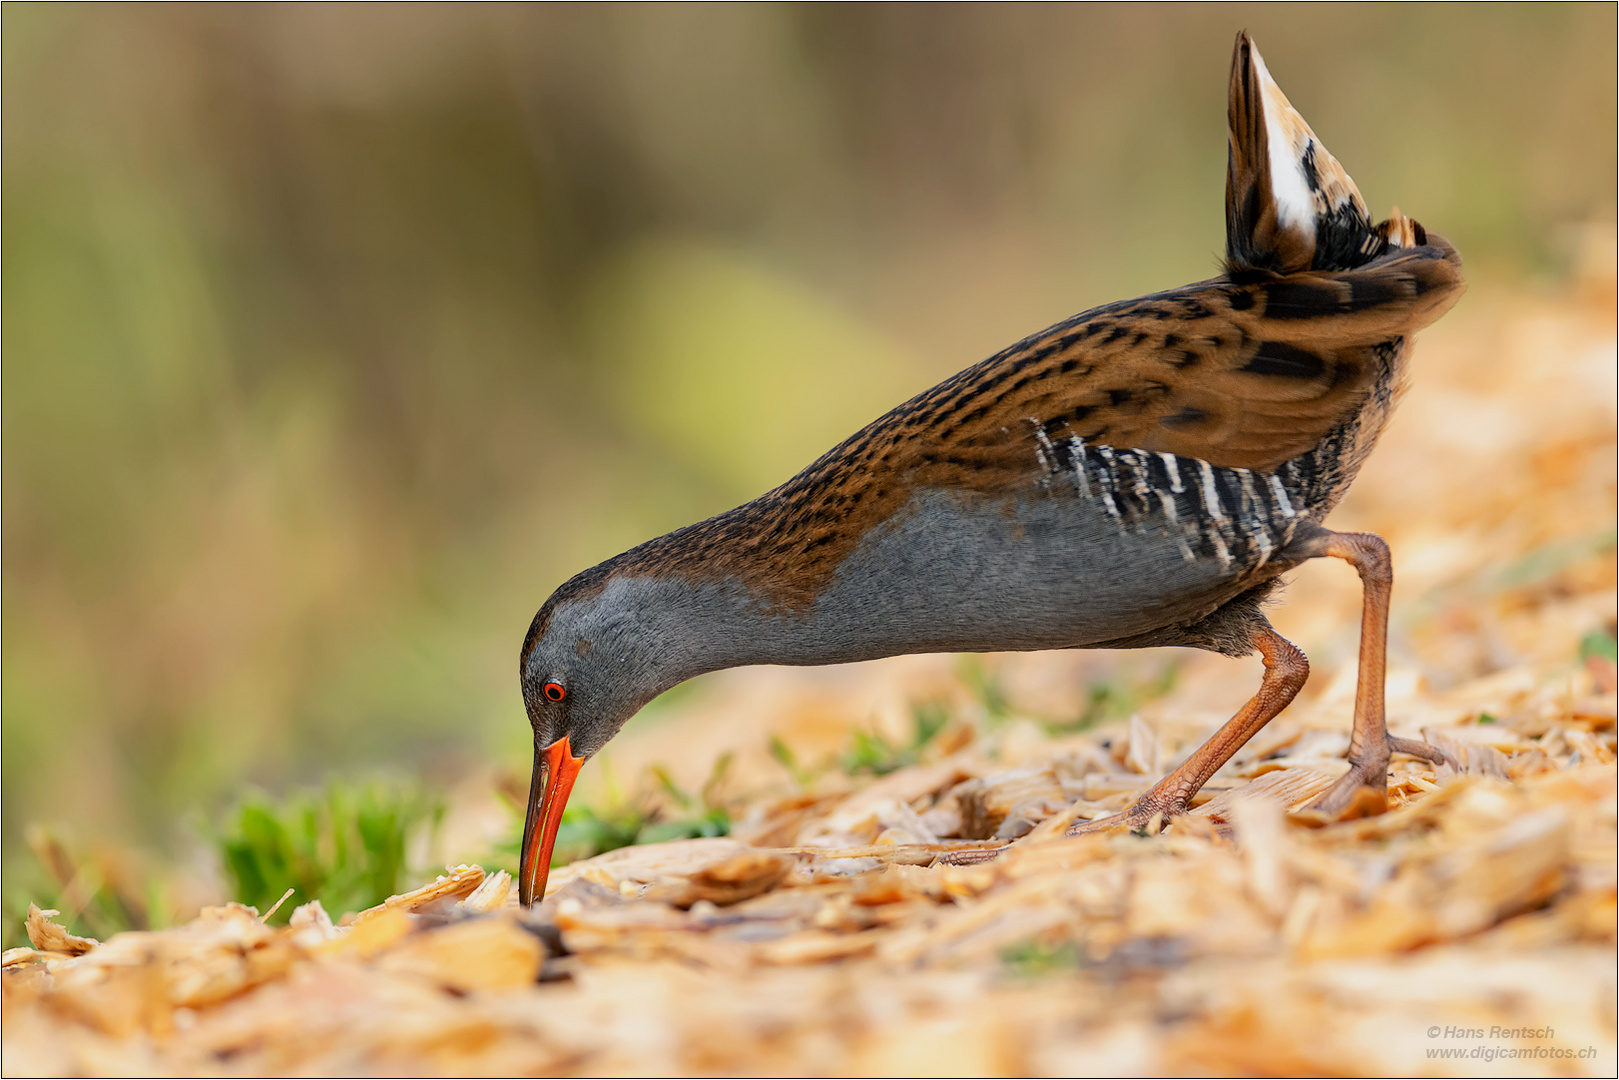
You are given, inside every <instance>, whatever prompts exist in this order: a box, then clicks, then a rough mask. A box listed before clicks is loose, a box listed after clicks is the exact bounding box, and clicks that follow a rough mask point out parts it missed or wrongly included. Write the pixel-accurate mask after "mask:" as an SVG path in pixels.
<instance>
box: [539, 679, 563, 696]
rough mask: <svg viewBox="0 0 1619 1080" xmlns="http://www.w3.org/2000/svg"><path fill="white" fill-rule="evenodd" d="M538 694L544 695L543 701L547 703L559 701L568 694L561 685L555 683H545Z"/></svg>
mask: <svg viewBox="0 0 1619 1080" xmlns="http://www.w3.org/2000/svg"><path fill="white" fill-rule="evenodd" d="M540 692H541V693H542V694H544V695H545V700H547V701H561V700H562V699H563V698H565V697H567V696H568V692H567V691H566V690H564V689H563V688H562V684H561V683H555V682H548V683H546V684H545V685H544V686H543V687H541V688H540Z"/></svg>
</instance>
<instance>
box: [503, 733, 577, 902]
mask: <svg viewBox="0 0 1619 1080" xmlns="http://www.w3.org/2000/svg"><path fill="white" fill-rule="evenodd" d="M584 763H585V759H584V758H582V757H574V756H573V748H572V747H570V746H569V745H568V736H566V735H564V736H563V737H562V738H560V739H558V740H557V741H556V742H554V743H552V744H551V745H550V746H547V747H546V748H545V749H544V750H541V749H539V748H538V747H535V749H534V779H533V781H532V782H531V783H530V785H529V789H528V817H527V818H526V819H525V820H524V822H523V861H522V865H521V867H520V868H519V869H518V872H517V898H518V900H519V901H521V902H522V904H523V906H524V907H527V906H528V905H529V904H532V903H534V902H535V901H536V900H543V899H544V898H545V879H546V878H547V877H548V876H549V875H550V873H551V849H552V848H554V847H555V846H556V842H557V828H558V826H560V825H561V824H562V808H563V807H564V806H566V805H568V794H569V793H570V792H571V791H573V782H574V781H575V780H577V779H578V778H579V767H580V766H581V765H583V764H584Z"/></svg>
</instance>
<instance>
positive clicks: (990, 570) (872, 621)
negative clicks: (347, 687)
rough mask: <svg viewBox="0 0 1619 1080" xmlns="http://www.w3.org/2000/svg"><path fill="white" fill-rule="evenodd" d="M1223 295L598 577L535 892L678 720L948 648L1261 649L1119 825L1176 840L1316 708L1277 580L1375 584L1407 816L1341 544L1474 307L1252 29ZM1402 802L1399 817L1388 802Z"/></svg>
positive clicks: (866, 443) (1113, 311)
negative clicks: (1247, 750)
mask: <svg viewBox="0 0 1619 1080" xmlns="http://www.w3.org/2000/svg"><path fill="white" fill-rule="evenodd" d="M1228 115H1229V120H1230V149H1229V157H1228V164H1227V172H1226V254H1225V261H1224V266H1223V272H1222V273H1221V274H1220V276H1218V277H1215V278H1211V279H1209V280H1207V281H1202V282H1198V283H1197V284H1194V285H1186V286H1183V287H1181V288H1178V289H1171V290H1169V291H1167V292H1161V293H1155V294H1153V295H1151V296H1145V297H1142V298H1140V299H1137V300H1126V301H1123V302H1121V303H1114V304H1108V305H1106V306H1104V307H1099V308H1094V309H1092V310H1090V311H1086V312H1082V313H1081V314H1078V315H1075V316H1073V317H1072V318H1069V319H1065V320H1063V321H1062V322H1060V323H1058V324H1057V325H1055V326H1053V327H1050V328H1049V329H1046V330H1042V331H1040V332H1039V333H1037V334H1034V335H1032V336H1030V337H1027V338H1025V339H1023V340H1022V341H1020V342H1018V343H1017V344H1015V345H1013V346H1011V347H1010V348H1007V349H1005V350H1003V351H1001V352H999V353H997V354H995V355H994V356H991V357H990V358H989V359H987V360H985V361H983V362H982V363H979V364H975V365H973V366H972V367H969V368H967V369H966V370H964V371H962V372H960V373H959V374H957V375H955V376H953V377H951V378H949V379H946V380H945V381H944V382H942V383H940V384H939V385H937V386H935V387H933V388H932V389H931V390H927V391H925V392H924V393H921V394H919V395H917V396H916V397H914V398H912V399H911V400H909V401H907V402H905V403H904V404H902V405H900V406H898V407H897V408H895V409H893V410H892V411H890V412H888V413H887V414H885V415H883V416H881V417H878V418H877V419H876V420H874V421H872V422H871V423H870V424H868V425H867V426H866V427H864V428H862V429H861V430H859V431H857V432H855V434H853V435H852V436H850V437H849V438H848V439H846V440H844V441H843V442H842V443H840V444H839V445H837V446H835V447H833V448H832V449H831V450H829V451H828V452H827V453H826V454H824V455H823V456H822V457H821V458H820V459H819V460H817V461H815V462H814V463H813V464H811V465H810V466H809V467H808V468H806V469H804V471H803V472H801V473H799V474H798V475H797V476H794V477H793V478H792V479H791V480H788V481H787V482H786V483H784V484H782V485H781V486H780V487H778V488H776V489H775V490H773V491H769V492H766V493H765V494H763V495H761V496H759V497H758V498H756V499H754V500H753V501H751V502H748V503H746V504H744V505H742V506H739V507H737V508H736V509H734V510H730V511H727V512H725V513H723V514H719V515H718V516H716V517H713V518H710V519H708V520H706V521H701V522H698V523H696V524H693V525H688V526H686V527H685V528H681V529H676V530H675V531H674V532H671V533H668V534H667V535H664V536H660V537H658V538H656V539H654V540H649V541H647V542H646V543H644V544H641V545H640V546H638V547H635V548H633V549H631V550H629V551H626V552H624V553H623V554H621V555H618V556H615V557H614V558H611V559H608V560H607V561H606V562H603V563H601V564H600V565H598V566H594V567H592V568H590V569H588V570H585V571H584V572H582V573H580V574H578V575H577V576H575V577H574V578H572V579H571V580H569V581H568V582H566V583H565V584H564V585H562V586H561V587H560V588H558V589H557V590H556V592H555V593H553V594H552V595H551V597H550V598H549V599H548V600H546V602H545V604H544V606H543V607H541V608H540V610H539V612H538V614H536V615H535V617H534V621H533V623H532V625H531V626H530V627H529V631H528V635H527V637H526V638H525V639H524V641H523V648H522V658H521V678H522V690H523V699H524V702H525V704H526V706H527V710H528V716H529V720H530V721H531V723H532V725H533V729H534V775H533V786H532V789H531V793H530V800H529V807H528V816H527V822H526V825H525V827H524V831H523V841H522V868H521V871H520V881H519V892H520V894H521V899H522V901H523V903H525V904H527V903H531V902H533V901H535V900H537V899H539V898H540V897H542V896H543V894H544V889H545V881H546V877H547V871H548V867H549V864H550V860H551V854H552V848H553V845H554V843H555V839H556V833H557V828H558V825H559V823H560V821H561V816H562V810H563V807H564V805H565V804H566V802H567V799H568V795H569V793H570V791H571V790H572V787H573V784H574V780H575V778H576V777H577V775H578V772H579V768H580V766H581V765H582V764H583V763H584V762H585V760H586V759H588V758H589V757H590V756H591V755H592V754H594V753H596V752H597V751H599V750H600V749H601V748H602V746H603V745H604V744H605V743H606V742H607V741H608V740H609V739H611V738H612V737H613V736H614V735H615V734H616V733H617V732H618V730H619V729H620V728H621V727H622V726H623V725H624V723H625V722H626V721H627V720H629V718H630V717H631V716H633V715H634V714H635V713H636V711H637V710H639V709H640V708H641V707H642V706H643V705H645V704H646V703H647V702H649V701H650V700H652V698H654V697H655V696H657V695H658V694H659V693H661V692H663V691H664V690H667V689H669V688H670V687H672V686H674V685H676V684H677V683H680V682H682V681H684V680H686V679H689V678H691V677H693V676H695V675H699V674H702V673H704V672H709V671H715V670H718V669H721V668H730V667H738V666H742V665H747V664H836V663H844V662H848V661H855V660H869V659H873V658H875V657H882V656H894V655H898V654H902V653H920V652H957V651H961V652H990V651H995V652H999V651H1009V650H1031V649H1076V648H1110V649H1116V648H1139V647H1146V646H1161V645H1171V646H1189V647H1192V648H1198V649H1208V650H1212V651H1215V652H1219V653H1223V654H1225V655H1227V656H1233V657H1240V656H1245V655H1249V654H1251V653H1253V652H1255V651H1257V652H1259V654H1260V656H1261V657H1262V659H1263V661H1264V676H1263V681H1262V682H1261V684H1260V687H1259V690H1258V692H1257V693H1256V694H1255V695H1254V697H1253V698H1252V700H1250V701H1249V702H1248V703H1247V704H1246V705H1244V706H1243V707H1242V709H1241V710H1240V711H1238V713H1237V714H1236V715H1235V716H1234V717H1233V718H1232V719H1231V720H1230V721H1228V722H1227V723H1226V724H1225V726H1224V727H1222V728H1221V729H1220V730H1219V731H1218V732H1217V733H1216V734H1215V735H1214V736H1213V737H1212V738H1210V739H1209V741H1208V742H1207V744H1205V745H1204V746H1203V747H1202V748H1200V749H1199V750H1197V751H1196V752H1194V753H1193V754H1192V755H1191V757H1190V758H1188V759H1187V760H1186V761H1185V762H1183V763H1182V764H1180V765H1179V766H1178V767H1177V768H1175V769H1174V770H1173V771H1172V772H1171V773H1169V775H1168V776H1166V777H1165V778H1164V779H1163V780H1162V781H1161V782H1160V783H1158V784H1157V785H1156V786H1155V787H1153V788H1152V789H1151V790H1149V791H1148V792H1147V793H1146V794H1145V795H1143V796H1142V797H1141V798H1140V800H1139V801H1137V802H1136V804H1135V805H1134V806H1133V807H1131V808H1130V809H1129V810H1127V811H1126V812H1125V813H1124V814H1122V815H1119V817H1118V818H1117V819H1104V820H1103V821H1102V822H1097V823H1090V824H1088V825H1085V826H1082V827H1083V828H1098V827H1107V826H1109V825H1112V824H1116V823H1118V821H1123V822H1125V823H1128V824H1132V825H1136V824H1141V823H1146V822H1149V821H1151V820H1153V819H1154V818H1157V819H1158V820H1160V821H1163V820H1172V819H1173V818H1174V816H1175V815H1176V814H1178V813H1182V812H1184V811H1185V810H1186V809H1187V807H1188V806H1189V804H1190V800H1191V798H1192V796H1193V795H1194V794H1195V793H1196V792H1197V790H1198V788H1199V787H1201V786H1202V785H1203V784H1204V783H1205V782H1206V781H1207V780H1208V779H1209V777H1210V776H1212V775H1213V774H1214V772H1215V771H1216V770H1217V769H1219V768H1220V766H1221V765H1223V764H1224V763H1225V762H1226V761H1227V760H1228V759H1229V758H1230V757H1231V755H1232V754H1233V753H1235V752H1236V751H1237V749H1238V748H1239V747H1240V746H1242V744H1243V743H1244V742H1246V741H1247V740H1248V739H1249V738H1250V737H1252V736H1253V734H1254V733H1255V732H1257V731H1258V730H1259V729H1260V728H1261V727H1262V726H1263V725H1264V724H1265V723H1267V722H1268V721H1269V720H1270V719H1271V718H1272V717H1274V716H1275V715H1276V714H1277V713H1278V712H1280V711H1281V710H1282V709H1283V708H1284V707H1285V706H1286V705H1287V704H1288V703H1289V702H1290V701H1291V700H1292V699H1293V697H1294V695H1296V694H1297V693H1298V691H1299V688H1300V687H1301V686H1302V685H1303V684H1304V681H1305V678H1306V676H1307V674H1308V672H1309V665H1308V663H1307V662H1306V660H1305V658H1304V654H1303V653H1302V652H1300V651H1299V650H1298V649H1297V648H1296V647H1295V646H1293V645H1292V644H1291V643H1290V642H1288V641H1287V640H1286V639H1284V638H1283V637H1282V636H1281V635H1280V634H1278V633H1277V632H1276V631H1275V630H1274V629H1272V627H1271V625H1270V623H1269V622H1268V621H1267V620H1266V618H1265V615H1264V613H1263V611H1262V610H1261V608H1262V604H1263V603H1264V601H1265V600H1266V598H1267V596H1268V595H1269V594H1270V593H1271V592H1272V590H1273V588H1274V587H1275V586H1276V584H1277V581H1278V578H1279V576H1280V575H1281V574H1283V573H1285V572H1287V571H1289V570H1291V569H1293V568H1294V567H1297V566H1298V565H1299V564H1300V563H1303V562H1304V561H1306V560H1308V559H1315V558H1320V557H1322V556H1331V557H1334V558H1339V559H1344V560H1346V561H1348V562H1349V563H1350V564H1352V565H1353V566H1354V567H1355V569H1356V570H1357V571H1358V572H1359V574H1360V577H1361V580H1362V582H1363V584H1364V604H1363V616H1362V623H1361V639H1360V656H1359V673H1358V674H1359V685H1358V689H1357V692H1356V697H1355V706H1354V718H1353V730H1352V735H1351V742H1350V748H1349V752H1348V757H1349V763H1350V768H1349V771H1348V772H1347V773H1346V774H1345V775H1344V776H1343V777H1342V778H1341V779H1339V780H1338V781H1337V782H1336V783H1335V784H1334V786H1332V787H1331V788H1329V789H1328V790H1327V791H1326V792H1325V793H1324V794H1323V795H1322V796H1321V797H1320V799H1319V800H1318V802H1317V803H1316V804H1315V805H1316V806H1317V807H1318V808H1319V809H1320V810H1322V811H1324V812H1327V813H1342V812H1343V811H1344V810H1345V809H1346V808H1348V807H1351V806H1352V805H1355V804H1358V802H1359V801H1360V800H1363V799H1365V798H1367V797H1368V796H1367V795H1366V794H1365V793H1367V792H1369V793H1370V794H1371V796H1372V797H1375V798H1376V799H1377V800H1381V799H1383V798H1384V797H1385V795H1386V780H1387V767H1388V763H1389V758H1390V754H1391V753H1393V752H1396V751H1399V752H1404V753H1408V754H1414V755H1417V756H1419V757H1424V758H1427V759H1429V760H1435V761H1437V760H1440V759H1441V757H1442V755H1441V754H1440V753H1439V752H1438V751H1437V750H1435V749H1433V748H1432V747H1429V746H1427V745H1426V744H1424V743H1420V742H1413V741H1409V740H1404V739H1396V738H1393V737H1391V736H1390V735H1389V734H1388V731H1387V728H1386V726H1385V722H1384V712H1383V684H1384V663H1385V654H1386V640H1387V627H1388V611H1389V593H1390V588H1391V583H1392V571H1391V565H1390V557H1389V550H1388V546H1387V545H1386V544H1385V543H1384V542H1383V541H1382V540H1381V539H1379V538H1378V537H1376V536H1373V535H1369V534H1361V533H1340V532H1334V531H1332V530H1330V529H1328V528H1326V527H1325V526H1324V525H1323V524H1322V521H1323V519H1324V518H1325V517H1326V516H1327V514H1328V512H1329V511H1331V510H1332V508H1333V507H1334V506H1335V505H1336V504H1337V503H1338V501H1339V499H1341V498H1342V497H1343V494H1344V492H1345V490H1346V489H1347V488H1348V486H1349V484H1350V482H1351V481H1352V480H1353V479H1354V478H1355V474H1356V473H1357V471H1358V470H1359V469H1360V467H1361V465H1362V463H1363V462H1364V461H1365V460H1366V457H1367V455H1368V454H1369V453H1370V452H1371V450H1372V447H1373V444H1374V443H1375V442H1376V441H1377V438H1378V436H1379V434H1380V433H1381V432H1382V431H1383V428H1384V425H1385V424H1386V422H1387V421H1388V418H1389V414H1390V412H1391V410H1392V409H1393V408H1394V405H1395V402H1396V401H1397V400H1398V398H1399V396H1400V394H1401V392H1402V391H1403V389H1404V387H1405V384H1406V380H1407V373H1408V372H1407V369H1408V365H1409V361H1410V355H1411V343H1412V335H1413V334H1414V333H1415V332H1416V331H1418V330H1420V329H1422V328H1423V327H1425V326H1427V325H1428V324H1430V323H1432V322H1433V321H1434V320H1435V319H1437V318H1439V316H1441V315H1442V314H1444V312H1445V311H1446V310H1448V309H1449V308H1450V306H1451V305H1452V304H1454V303H1455V302H1456V300H1457V298H1458V297H1459V296H1460V294H1461V292H1462V289H1463V281H1462V275H1461V259H1460V257H1459V256H1458V255H1457V253H1456V249H1455V248H1453V247H1452V246H1451V245H1450V244H1449V243H1447V242H1446V241H1445V240H1444V239H1442V238H1440V237H1439V236H1436V235H1435V234H1433V233H1431V232H1428V231H1427V230H1425V229H1424V228H1423V227H1422V226H1421V225H1419V224H1418V223H1417V222H1415V221H1413V220H1412V219H1410V218H1408V217H1406V216H1405V215H1403V214H1401V213H1400V212H1399V211H1398V210H1395V211H1394V212H1393V213H1392V214H1391V215H1390V216H1389V218H1388V219H1387V220H1385V221H1382V222H1379V223H1376V224H1374V223H1373V222H1372V221H1371V218H1370V216H1369V215H1368V214H1367V211H1366V204H1365V203H1364V202H1363V201H1362V199H1361V196H1360V192H1359V191H1358V190H1357V189H1356V187H1355V183H1354V181H1353V180H1351V179H1350V177H1349V175H1348V174H1347V173H1346V172H1345V171H1344V170H1343V168H1342V167H1341V166H1340V165H1339V164H1338V162H1337V160H1336V159H1335V158H1334V157H1333V156H1332V155H1331V154H1330V153H1328V152H1327V149H1326V147H1325V146H1323V145H1322V144H1321V142H1320V140H1318V139H1317V138H1316V136H1315V133H1314V132H1312V131H1311V130H1310V126H1309V125H1308V124H1307V123H1305V121H1304V118H1303V117H1301V116H1300V115H1299V114H1298V113H1297V112H1296V111H1295V110H1294V109H1293V107H1292V105H1291V104H1289V102H1288V100H1287V98H1286V97H1285V96H1284V95H1283V93H1282V91H1281V90H1280V89H1279V88H1278V87H1277V85H1276V83H1275V82H1274V81H1273V80H1272V78H1271V76H1270V74H1269V72H1268V71H1267V70H1266V68H1265V63H1264V61H1263V59H1262V58H1261V57H1260V55H1259V51H1258V49H1256V48H1255V47H1254V45H1253V42H1252V41H1251V40H1250V38H1249V37H1248V36H1247V34H1246V33H1243V34H1240V35H1238V37H1237V42H1236V48H1235V51H1234V53H1233V57H1232V65H1231V80H1230V89H1229V106H1228ZM1380 805H1381V804H1380Z"/></svg>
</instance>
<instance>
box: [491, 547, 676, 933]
mask: <svg viewBox="0 0 1619 1080" xmlns="http://www.w3.org/2000/svg"><path fill="white" fill-rule="evenodd" d="M604 569H605V568H604V567H597V568H595V569H594V570H589V571H586V572H585V573H583V574H581V575H579V576H578V577H576V578H574V579H573V580H572V581H570V582H568V583H567V584H566V585H563V586H562V587H561V588H560V589H558V590H557V591H556V592H555V593H554V594H552V596H551V598H550V599H549V600H547V601H546V602H545V606H544V607H542V608H540V610H539V613H538V614H537V615H535V616H534V622H533V623H532V624H531V625H530V627H529V632H528V636H527V637H526V638H525V639H524V641H523V652H522V658H521V662H520V671H521V677H522V686H523V703H524V705H525V706H526V707H527V709H528V719H529V723H530V725H531V726H532V727H533V728H534V776H533V780H532V782H531V784H530V787H529V800H528V814H527V818H526V819H525V822H524V825H523V848H522V863H521V868H520V870H519V877H518V894H519V897H520V899H521V901H522V903H523V904H525V905H527V904H530V903H533V902H534V901H536V900H539V899H542V898H543V897H544V895H545V879H546V877H547V875H548V873H549V870H550V866H551V853H552V849H553V848H554V847H555V845H556V838H557V829H558V827H559V826H560V825H561V823H562V811H563V809H564V808H565V807H566V806H567V802H568V795H569V793H570V792H572V790H573V785H574V781H575V780H576V779H577V778H578V776H579V770H580V768H581V767H583V765H584V763H585V762H586V761H587V760H589V759H590V757H591V756H592V755H593V754H595V753H596V752H597V751H598V750H600V749H601V748H602V747H603V746H605V745H606V744H607V741H608V740H609V739H611V738H612V737H613V736H614V735H616V734H618V730H619V729H620V728H621V727H623V726H624V724H625V722H627V721H628V720H629V719H630V717H632V716H634V715H635V713H636V712H637V711H639V710H640V708H641V706H642V705H645V704H646V703H647V702H648V701H651V700H652V699H653V698H654V697H656V696H657V695H658V694H659V693H661V692H662V691H663V690H665V689H667V688H668V687H669V686H671V685H673V682H674V681H679V680H678V678H675V679H674V680H673V681H670V679H669V676H668V674H667V673H668V671H669V668H670V665H669V663H668V659H669V658H668V656H667V654H666V651H665V650H664V649H663V648H661V647H660V641H661V640H662V638H663V636H664V635H662V634H660V633H659V632H658V630H657V628H656V626H655V625H653V624H650V623H648V622H647V621H646V620H645V619H644V618H642V617H641V616H640V615H639V614H638V612H637V608H638V605H637V604H635V603H634V602H633V599H634V598H633V595H632V593H633V590H632V589H630V588H629V587H628V584H629V583H626V582H625V581H623V580H613V579H612V578H611V577H610V575H608V574H606V573H604Z"/></svg>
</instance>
